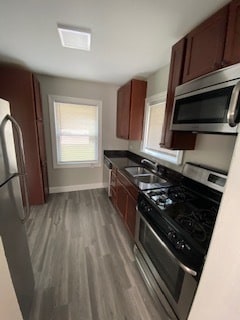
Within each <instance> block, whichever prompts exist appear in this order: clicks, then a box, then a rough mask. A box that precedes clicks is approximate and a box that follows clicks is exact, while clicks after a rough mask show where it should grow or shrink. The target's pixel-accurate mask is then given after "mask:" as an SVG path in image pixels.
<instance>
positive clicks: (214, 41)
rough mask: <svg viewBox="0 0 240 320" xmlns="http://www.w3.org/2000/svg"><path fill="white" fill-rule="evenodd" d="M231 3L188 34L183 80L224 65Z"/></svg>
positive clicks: (185, 80)
mask: <svg viewBox="0 0 240 320" xmlns="http://www.w3.org/2000/svg"><path fill="white" fill-rule="evenodd" d="M228 11H229V5H227V6H224V7H223V8H222V9H220V10H219V11H217V12H216V13H215V14H214V15H212V16H211V17H209V18H208V19H207V20H205V21H204V22H203V23H201V24H200V25H199V26H197V27H196V28H195V29H193V30H192V31H191V32H190V33H189V34H188V35H187V48H186V57H185V65H184V73H183V82H187V81H189V80H192V79H194V78H197V77H199V76H201V75H204V74H207V73H209V72H211V71H214V70H217V69H219V68H221V67H223V54H224V47H225V40H226V32H227V21H228Z"/></svg>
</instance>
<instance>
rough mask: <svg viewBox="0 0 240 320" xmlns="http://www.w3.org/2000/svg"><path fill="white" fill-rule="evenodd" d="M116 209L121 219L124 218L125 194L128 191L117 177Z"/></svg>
mask: <svg viewBox="0 0 240 320" xmlns="http://www.w3.org/2000/svg"><path fill="white" fill-rule="evenodd" d="M116 196H117V209H118V212H119V213H120V215H121V216H122V218H123V219H125V214H126V205H127V196H128V193H127V191H126V189H125V187H124V185H123V184H122V183H121V182H120V181H119V179H117V192H116Z"/></svg>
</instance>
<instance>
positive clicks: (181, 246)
mask: <svg viewBox="0 0 240 320" xmlns="http://www.w3.org/2000/svg"><path fill="white" fill-rule="evenodd" d="M176 248H177V249H178V250H184V248H185V242H184V240H178V242H177V243H176Z"/></svg>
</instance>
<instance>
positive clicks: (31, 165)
mask: <svg viewBox="0 0 240 320" xmlns="http://www.w3.org/2000/svg"><path fill="white" fill-rule="evenodd" d="M0 97H1V98H3V99H5V100H8V101H9V102H10V109H11V114H12V116H13V117H14V118H15V119H16V120H17V122H18V123H19V125H20V127H21V130H22V134H23V144H24V149H25V161H26V173H27V185H28V196H29V203H30V204H31V205H38V204H42V203H44V202H45V201H46V197H47V195H48V177H47V161H46V151H45V140H44V132H43V120H42V106H41V96H40V88H39V83H38V80H37V78H36V77H35V76H34V75H33V74H32V72H30V71H28V70H26V69H23V68H20V67H18V66H13V65H0Z"/></svg>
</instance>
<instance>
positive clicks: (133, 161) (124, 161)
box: [104, 150, 182, 189]
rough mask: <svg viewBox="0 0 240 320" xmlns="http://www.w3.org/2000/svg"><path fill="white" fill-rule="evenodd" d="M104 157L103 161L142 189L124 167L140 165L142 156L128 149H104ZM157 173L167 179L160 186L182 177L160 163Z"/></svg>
mask: <svg viewBox="0 0 240 320" xmlns="http://www.w3.org/2000/svg"><path fill="white" fill-rule="evenodd" d="M104 157H105V162H107V163H108V164H109V165H110V166H114V167H116V168H117V169H119V170H120V171H121V172H122V173H123V174H124V175H125V176H126V177H127V178H128V179H129V180H130V181H131V182H132V183H133V184H135V185H136V186H137V187H138V188H139V189H142V188H140V184H139V182H138V181H137V179H135V178H134V177H132V176H131V175H130V174H128V173H127V171H126V170H124V169H125V168H126V167H131V166H138V165H141V166H142V164H141V160H142V159H143V157H141V156H139V155H137V154H135V153H132V152H130V151H128V150H105V151H104ZM148 169H149V168H148ZM158 175H159V176H161V177H162V178H164V179H166V180H167V183H163V184H162V187H164V186H169V185H172V184H176V183H179V181H180V179H181V177H182V175H181V174H179V173H177V172H175V171H173V170H171V169H168V168H166V167H164V166H161V165H159V172H158ZM159 187H160V186H159ZM159 187H158V188H159Z"/></svg>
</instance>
